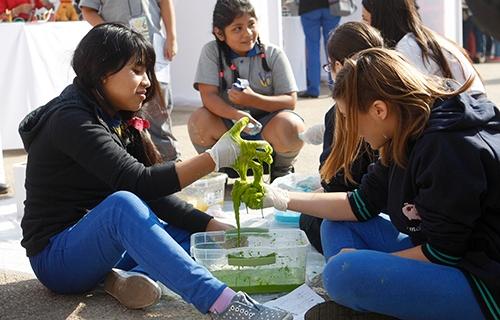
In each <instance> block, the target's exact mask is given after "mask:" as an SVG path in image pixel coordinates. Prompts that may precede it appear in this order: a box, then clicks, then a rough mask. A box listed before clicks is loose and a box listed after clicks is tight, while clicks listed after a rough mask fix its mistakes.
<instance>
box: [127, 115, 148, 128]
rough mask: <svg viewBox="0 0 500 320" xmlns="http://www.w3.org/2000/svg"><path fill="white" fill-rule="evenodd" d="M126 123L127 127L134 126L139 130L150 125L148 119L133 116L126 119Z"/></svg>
mask: <svg viewBox="0 0 500 320" xmlns="http://www.w3.org/2000/svg"><path fill="white" fill-rule="evenodd" d="M127 125H128V126H129V127H133V128H135V130H137V131H139V132H141V131H142V130H144V129H149V127H150V126H151V124H150V123H149V121H148V120H146V119H143V118H139V117H133V118H132V119H130V120H128V121H127Z"/></svg>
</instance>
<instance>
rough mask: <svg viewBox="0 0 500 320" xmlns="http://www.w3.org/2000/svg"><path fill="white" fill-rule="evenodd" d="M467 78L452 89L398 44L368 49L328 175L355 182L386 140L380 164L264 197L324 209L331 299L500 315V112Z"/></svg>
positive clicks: (440, 314) (357, 67)
mask: <svg viewBox="0 0 500 320" xmlns="http://www.w3.org/2000/svg"><path fill="white" fill-rule="evenodd" d="M470 83H471V79H469V80H468V81H467V82H466V83H465V84H464V86H462V87H461V88H460V89H458V90H453V89H451V87H456V85H455V84H454V83H443V82H442V80H438V79H437V78H429V77H426V76H424V75H423V74H422V73H420V72H419V71H417V70H416V69H415V68H414V67H412V66H411V65H409V64H408V63H407V62H406V61H405V60H404V59H403V57H402V56H401V55H400V54H398V53H397V52H395V51H392V50H389V49H379V48H377V49H368V50H364V51H361V52H360V53H359V54H357V55H356V56H354V58H353V59H347V60H345V61H344V67H343V68H342V69H341V70H340V72H339V73H338V75H337V78H336V84H335V88H334V91H333V97H334V98H335V100H336V101H337V107H338V108H339V111H340V117H338V118H337V121H341V122H342V123H343V125H342V126H336V128H335V130H336V132H335V143H334V146H333V151H332V153H331V154H330V156H329V157H328V159H327V160H326V162H325V164H324V165H323V167H322V169H321V174H322V177H323V178H324V179H325V180H328V179H331V178H332V177H333V176H334V175H335V173H336V172H338V171H339V170H344V171H345V174H346V177H347V179H349V180H351V181H352V175H351V172H350V166H351V163H352V161H353V160H354V159H356V156H357V154H358V153H359V150H360V145H361V143H362V142H363V141H364V142H366V143H368V144H369V145H370V146H371V148H372V149H375V150H378V151H379V154H380V159H379V161H378V162H377V163H376V164H375V165H374V167H373V170H370V171H369V172H368V173H367V174H366V175H365V176H364V177H363V178H362V181H361V184H360V185H359V187H358V188H357V189H355V190H354V191H352V192H347V193H343V192H332V193H314V194H311V193H287V192H286V191H283V190H280V189H276V188H272V187H267V186H266V188H267V192H266V194H265V199H264V201H265V203H268V204H272V205H274V206H275V207H276V208H277V209H279V210H285V209H287V208H288V209H290V210H294V211H300V212H306V213H307V214H309V215H312V216H317V217H322V218H324V219H327V220H325V222H323V224H322V226H321V239H322V245H323V249H324V254H325V257H326V258H327V265H326V267H325V270H324V272H323V282H324V284H325V287H326V289H327V291H328V294H329V295H330V297H331V298H332V299H333V300H334V301H336V302H338V303H340V304H342V305H345V306H348V307H350V308H352V309H355V310H358V311H364V312H366V311H370V312H376V313H380V314H384V315H390V316H393V317H396V318H398V319H482V318H489V319H499V318H500V309H499V305H500V197H499V195H500V111H499V110H498V109H497V108H496V107H495V105H494V104H493V103H491V102H490V101H488V100H487V99H485V98H482V97H478V98H477V99H474V98H472V97H471V96H470V95H469V94H467V93H465V91H466V90H467V86H468V85H470ZM342 127H344V129H342ZM339 130H343V132H341V133H340V132H338V131H339ZM337 133H339V134H337ZM338 137H342V139H338ZM382 209H385V210H384V211H385V212H386V213H387V214H388V215H389V216H390V221H389V220H386V219H383V218H381V217H379V213H380V211H381V210H382Z"/></svg>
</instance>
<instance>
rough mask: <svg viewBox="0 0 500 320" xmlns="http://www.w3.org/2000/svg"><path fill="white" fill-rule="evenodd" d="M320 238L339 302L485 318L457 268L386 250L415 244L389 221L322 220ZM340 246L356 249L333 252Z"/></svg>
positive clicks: (400, 312)
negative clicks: (408, 257)
mask: <svg viewBox="0 0 500 320" xmlns="http://www.w3.org/2000/svg"><path fill="white" fill-rule="evenodd" d="M321 242H322V245H323V250H324V253H325V257H326V259H327V261H328V262H327V264H326V266H325V269H324V271H323V283H324V285H325V288H326V290H327V291H328V294H329V295H330V297H331V298H332V299H333V300H334V301H336V302H338V303H340V304H342V305H345V306H347V307H349V308H352V309H354V310H358V311H369V312H377V313H381V314H385V315H391V316H393V317H396V318H398V319H483V318H484V316H483V314H482V312H481V309H480V307H479V304H478V303H477V301H476V298H475V297H474V294H473V292H472V289H471V288H470V286H469V284H468V282H467V280H466V278H465V276H464V275H463V273H462V272H461V271H460V270H458V269H456V268H453V267H448V266H444V265H439V264H434V263H429V262H423V261H418V260H413V259H406V258H401V257H397V256H395V255H391V254H388V253H390V252H394V251H400V250H405V249H409V248H411V247H413V244H412V243H411V241H410V239H409V238H408V237H407V236H405V235H402V234H400V233H399V232H398V231H397V230H396V228H395V227H394V226H393V225H392V223H391V222H390V221H389V220H386V219H384V218H382V217H376V218H373V219H371V220H369V221H366V222H334V221H328V220H324V221H323V223H322V225H321ZM341 248H355V249H358V250H356V251H350V252H344V253H341V254H339V255H336V256H334V255H335V254H337V253H338V252H339V251H340V249H341Z"/></svg>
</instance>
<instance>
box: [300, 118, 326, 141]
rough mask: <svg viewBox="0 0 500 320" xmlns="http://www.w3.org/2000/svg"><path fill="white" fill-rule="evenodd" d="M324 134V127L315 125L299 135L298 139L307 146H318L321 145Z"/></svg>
mask: <svg viewBox="0 0 500 320" xmlns="http://www.w3.org/2000/svg"><path fill="white" fill-rule="evenodd" d="M324 134H325V125H324V124H323V123H322V124H316V125H314V126H312V127H310V128H309V129H307V130H306V131H304V132H300V133H299V139H300V140H302V141H304V142H305V143H308V144H314V145H319V144H322V143H323V135H324Z"/></svg>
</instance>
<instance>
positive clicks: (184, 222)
mask: <svg viewBox="0 0 500 320" xmlns="http://www.w3.org/2000/svg"><path fill="white" fill-rule="evenodd" d="M147 204H148V205H149V207H150V208H151V210H153V212H154V213H155V214H156V215H157V216H158V217H159V218H160V219H162V220H163V221H165V222H168V223H170V224H172V225H173V226H175V227H178V228H181V229H184V230H187V231H190V232H191V233H195V232H202V231H205V230H206V228H207V224H208V222H209V221H210V220H211V219H212V218H213V217H212V216H210V215H208V214H206V213H204V212H203V211H200V210H198V209H195V208H194V207H193V206H192V205H190V204H189V203H187V202H186V201H183V200H181V199H179V198H178V197H176V196H174V195H170V196H166V197H161V198H159V199H157V200H152V201H148V202H147Z"/></svg>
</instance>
